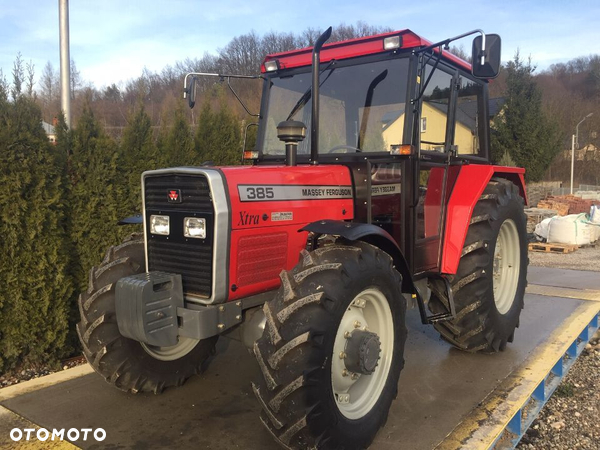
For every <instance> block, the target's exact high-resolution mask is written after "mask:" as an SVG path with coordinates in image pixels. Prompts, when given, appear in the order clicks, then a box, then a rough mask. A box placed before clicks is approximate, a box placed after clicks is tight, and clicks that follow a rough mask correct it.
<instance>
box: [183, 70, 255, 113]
mask: <svg viewBox="0 0 600 450" xmlns="http://www.w3.org/2000/svg"><path fill="white" fill-rule="evenodd" d="M189 77H192V80H191V82H190V87H189V88H191V87H192V86H191V85H192V83H195V78H196V77H216V78H219V80H220V81H223V80H224V79H225V78H227V85H228V86H229V89H230V90H231V92H233V95H235V98H236V99H237V101H238V102H240V104H241V105H242V107H243V108H244V109H245V110H246V112H247V113H248V114H249V115H251V116H253V117H260V114H252V113H251V112H250V111H248V108H246V105H245V104H244V102H242V99H240V97H239V96H238V95H237V93H236V92H235V91H234V90H233V87H232V86H231V81H230V80H231V78H239V79H245V80H258V79H261V80H265V79H266V78H265V77H264V76H262V75H225V74H220V73H205V72H190V73H188V74H186V76H185V78H184V79H183V98H187V95H188V78H189Z"/></svg>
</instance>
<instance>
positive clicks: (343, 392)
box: [331, 288, 394, 420]
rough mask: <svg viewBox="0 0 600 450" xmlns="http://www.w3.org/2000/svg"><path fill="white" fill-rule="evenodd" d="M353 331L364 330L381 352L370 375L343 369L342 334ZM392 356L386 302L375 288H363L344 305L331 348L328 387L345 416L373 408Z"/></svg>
mask: <svg viewBox="0 0 600 450" xmlns="http://www.w3.org/2000/svg"><path fill="white" fill-rule="evenodd" d="M357 328H360V329H365V328H366V330H367V331H370V332H372V333H375V334H377V335H378V336H379V340H380V342H381V353H380V359H379V363H378V365H377V367H376V368H375V371H374V372H373V373H372V374H371V375H361V374H355V376H354V377H353V376H352V373H350V372H348V371H347V369H346V366H345V363H344V359H343V356H342V353H343V352H344V351H345V348H346V337H345V333H346V332H350V333H351V332H352V331H353V330H355V329H357ZM393 354H394V321H393V319H392V311H391V309H390V306H389V304H388V301H387V299H386V297H385V295H383V293H382V292H381V291H379V290H378V289H376V288H369V289H366V290H364V291H362V292H361V293H360V294H358V295H357V296H356V297H355V298H354V299H353V300H352V302H351V303H350V306H348V309H347V310H346V312H345V313H344V316H343V317H342V320H341V322H340V326H339V327H338V330H337V334H336V337H335V342H334V345H333V355H332V359H331V385H332V388H333V395H334V400H335V402H336V404H337V406H338V409H339V410H340V412H341V413H342V414H343V415H344V416H345V417H347V418H348V419H352V420H356V419H360V418H361V417H364V416H365V415H367V414H368V413H369V411H371V409H373V407H374V406H375V404H376V403H377V400H379V397H380V395H381V392H382V391H383V388H384V386H385V383H386V381H387V378H388V374H389V372H390V368H391V366H392V357H393ZM344 373H345V374H346V375H344ZM353 378H354V379H353Z"/></svg>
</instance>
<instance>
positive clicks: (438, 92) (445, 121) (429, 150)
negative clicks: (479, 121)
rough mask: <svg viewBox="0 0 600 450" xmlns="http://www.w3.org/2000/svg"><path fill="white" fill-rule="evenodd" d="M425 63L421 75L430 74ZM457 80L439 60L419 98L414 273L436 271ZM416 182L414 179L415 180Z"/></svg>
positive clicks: (429, 68)
mask: <svg viewBox="0 0 600 450" xmlns="http://www.w3.org/2000/svg"><path fill="white" fill-rule="evenodd" d="M432 69H433V68H432V66H431V65H430V64H428V65H427V66H426V69H425V70H424V73H423V74H422V76H421V80H423V82H424V81H425V80H426V79H427V78H428V77H429V74H430V71H431V70H432ZM457 81H458V75H457V73H456V70H452V69H450V68H446V67H445V66H442V65H441V64H440V65H439V66H438V67H437V68H436V69H435V71H434V72H433V75H432V76H431V79H430V81H429V83H428V85H427V87H426V88H425V91H424V92H423V96H422V97H421V99H420V102H419V117H418V129H417V130H416V131H417V133H416V134H417V136H416V139H415V141H416V142H417V146H418V166H417V167H418V171H417V173H416V174H415V176H418V181H419V183H418V192H417V193H416V199H417V203H416V207H415V209H414V217H413V220H414V228H413V229H414V230H415V239H414V252H413V255H414V261H413V270H414V273H422V272H438V271H439V267H440V255H441V247H442V236H443V226H444V222H445V221H444V218H445V214H446V208H445V207H446V203H447V202H446V200H447V197H448V185H449V183H448V179H449V173H450V164H451V162H452V160H453V154H452V152H453V150H454V148H453V135H454V116H455V114H454V111H455V106H456V100H455V98H456V89H455V88H454V87H455V86H456V84H457ZM415 186H416V183H415Z"/></svg>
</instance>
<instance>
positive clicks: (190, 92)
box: [185, 77, 196, 108]
mask: <svg viewBox="0 0 600 450" xmlns="http://www.w3.org/2000/svg"><path fill="white" fill-rule="evenodd" d="M185 96H186V97H187V99H188V105H189V106H190V108H193V107H194V105H195V104H196V77H191V78H190V85H189V86H188V87H187V89H186V90H185Z"/></svg>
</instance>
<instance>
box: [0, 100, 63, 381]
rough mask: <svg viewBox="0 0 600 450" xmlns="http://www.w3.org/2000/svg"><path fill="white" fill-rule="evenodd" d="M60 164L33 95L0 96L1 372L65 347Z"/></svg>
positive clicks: (53, 356) (38, 360)
mask: <svg viewBox="0 0 600 450" xmlns="http://www.w3.org/2000/svg"><path fill="white" fill-rule="evenodd" d="M64 161H65V159H64V155H61V154H59V152H58V151H57V149H56V148H54V147H53V146H52V145H50V143H49V142H48V137H47V136H46V133H45V132H44V130H43V128H42V125H41V112H40V110H39V108H38V107H37V106H36V105H35V103H34V101H33V99H31V98H29V97H25V96H22V95H18V96H16V98H15V99H14V101H12V102H9V101H8V100H7V99H6V96H0V185H1V186H2V189H0V217H1V221H0V248H1V249H2V256H1V257H0V373H1V372H3V371H6V370H9V369H11V368H13V367H15V365H17V364H19V363H48V362H52V361H53V360H55V359H57V358H60V357H62V356H64V355H65V354H66V353H67V352H68V351H69V348H67V347H66V346H65V341H66V337H67V331H68V316H69V308H70V302H72V298H73V280H72V279H71V277H70V274H69V255H68V252H67V251H66V250H67V249H66V247H65V245H64V243H65V241H67V240H68V236H67V235H66V233H65V226H66V223H67V222H66V210H65V204H66V202H67V201H68V200H67V199H66V198H65V196H64V195H63V193H64V177H63V164H64Z"/></svg>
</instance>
